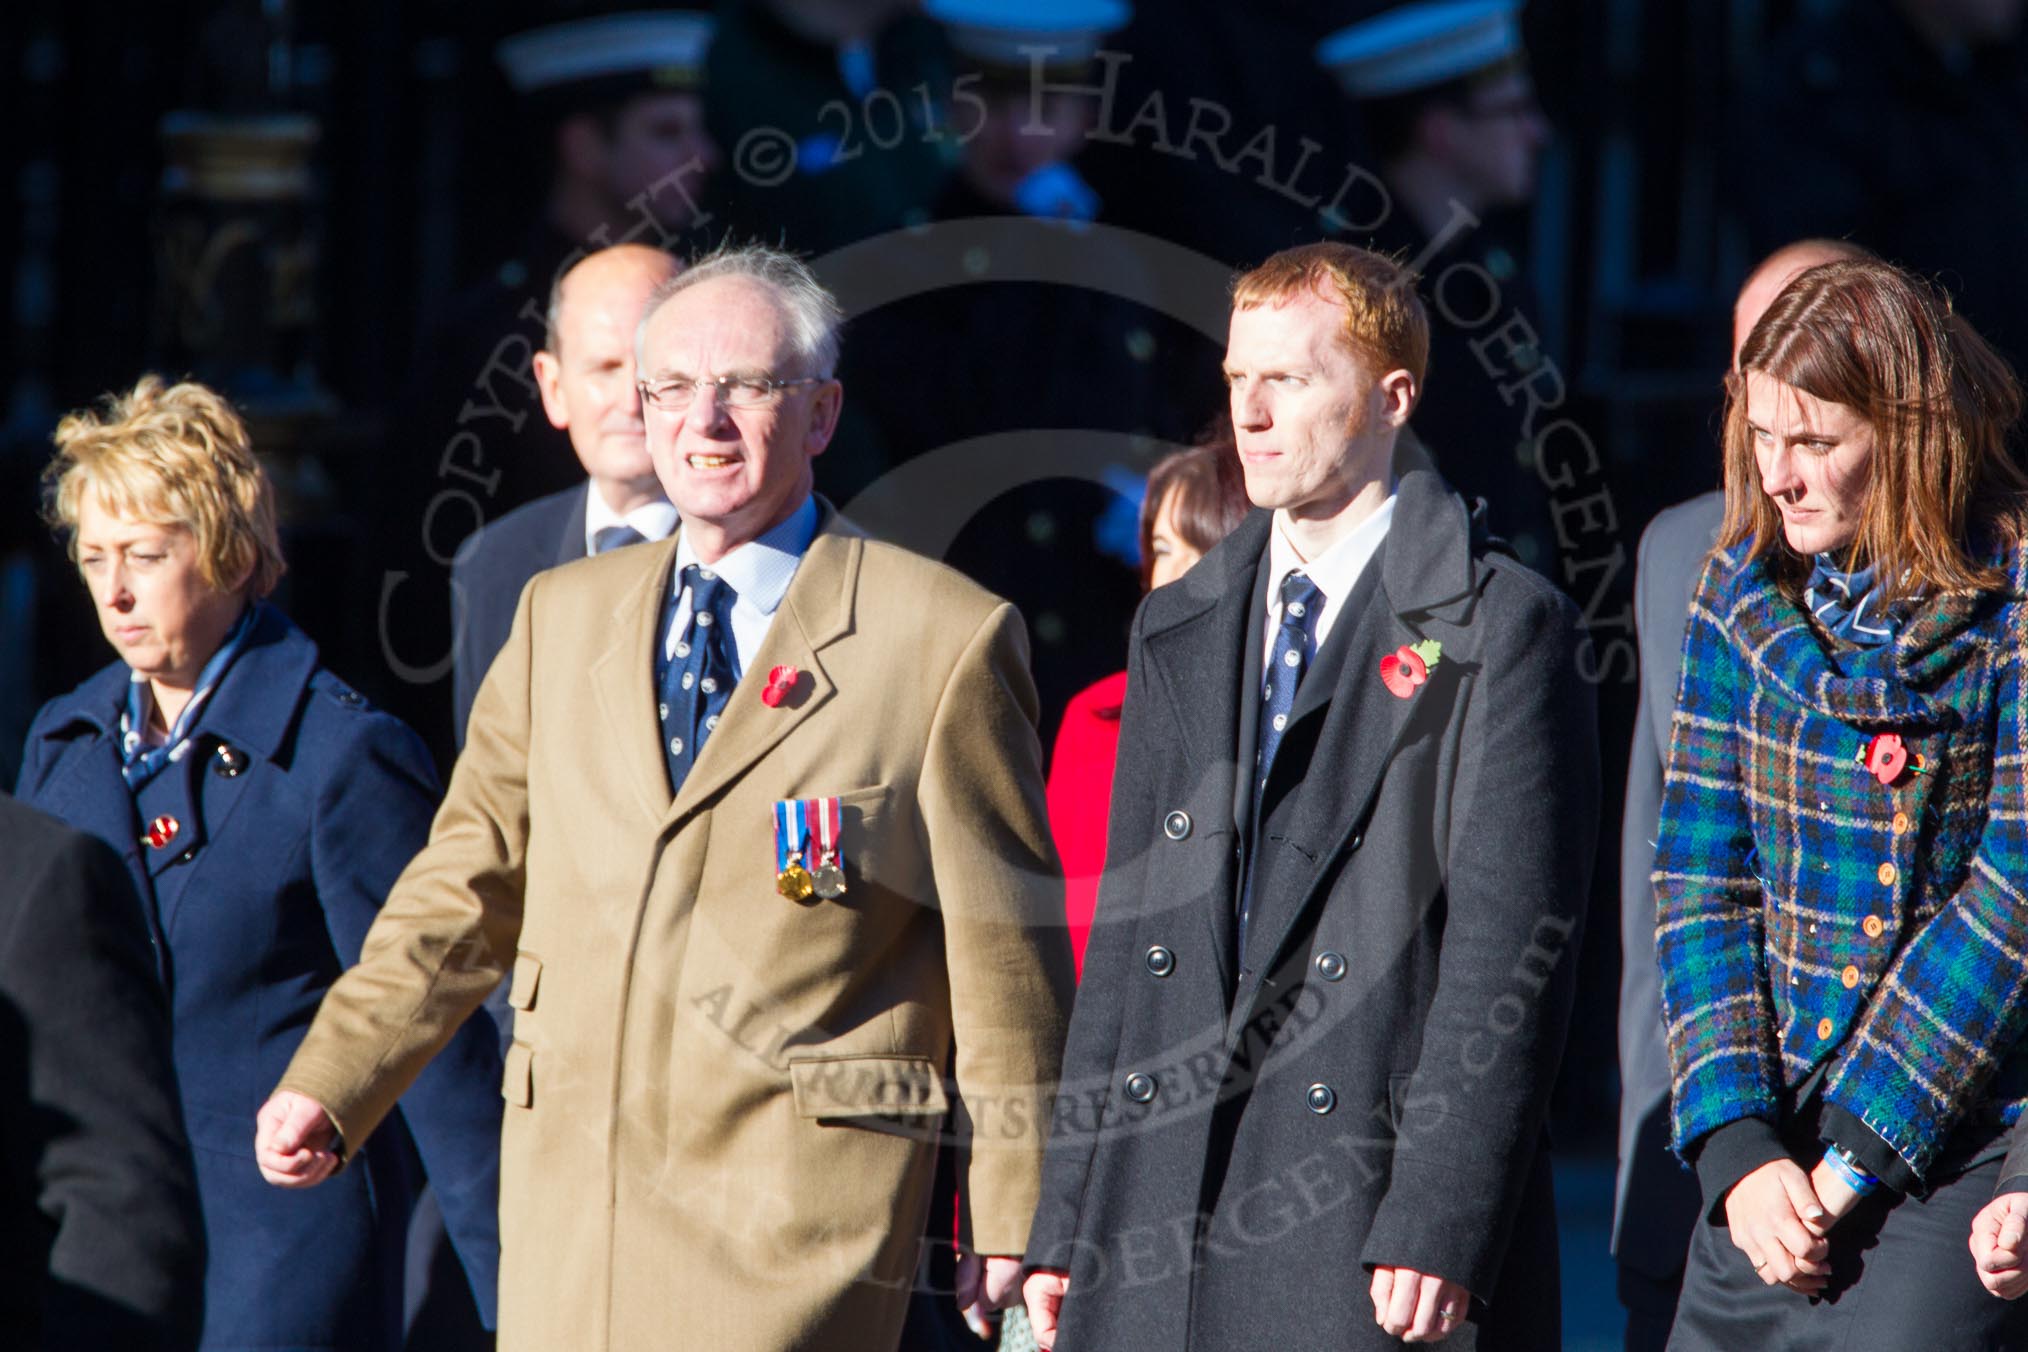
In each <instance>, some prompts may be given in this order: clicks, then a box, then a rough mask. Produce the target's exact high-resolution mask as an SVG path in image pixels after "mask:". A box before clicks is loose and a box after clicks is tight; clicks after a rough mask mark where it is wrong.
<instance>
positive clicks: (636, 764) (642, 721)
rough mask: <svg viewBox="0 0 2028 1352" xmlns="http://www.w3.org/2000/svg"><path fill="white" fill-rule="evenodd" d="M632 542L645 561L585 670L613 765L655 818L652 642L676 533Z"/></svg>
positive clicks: (657, 785) (658, 757) (661, 779)
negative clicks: (657, 540)
mask: <svg viewBox="0 0 2028 1352" xmlns="http://www.w3.org/2000/svg"><path fill="white" fill-rule="evenodd" d="M635 548H636V549H638V550H640V551H641V559H642V562H643V563H644V564H646V565H648V566H645V567H643V568H642V570H641V573H640V576H639V577H637V578H636V579H635V580H634V582H633V585H631V586H629V587H627V588H626V589H625V590H624V591H623V592H622V593H621V594H620V596H619V598H618V600H617V601H616V602H615V603H614V605H613V609H612V616H611V618H612V622H611V623H610V624H607V625H605V626H604V633H605V643H604V646H603V647H601V648H600V649H599V651H598V652H597V653H596V654H594V655H593V657H592V659H591V666H590V668H589V670H588V671H587V673H586V674H587V677H588V679H589V680H590V682H591V687H592V697H593V699H594V700H595V701H596V702H597V704H598V706H599V712H600V714H601V715H602V716H603V717H604V719H605V721H606V731H607V733H608V734H609V735H608V737H607V739H606V745H607V746H608V747H610V748H611V754H612V756H613V757H614V760H615V762H616V765H617V767H618V771H619V773H620V775H621V776H622V777H623V778H624V779H625V780H626V781H627V783H628V784H629V785H630V786H631V787H632V789H633V793H634V797H635V798H636V800H638V801H639V803H640V805H641V813H642V815H643V816H644V817H646V818H647V819H648V820H649V821H655V822H659V821H661V820H662V818H663V817H664V816H665V815H667V813H668V811H669V768H668V764H667V762H666V761H664V760H663V758H662V726H661V721H660V720H659V719H657V718H656V717H655V643H656V641H657V639H658V638H659V637H660V635H659V634H658V633H657V630H658V629H659V628H660V625H661V618H662V601H663V593H664V592H665V591H666V590H667V588H668V586H669V575H670V572H671V569H672V568H673V567H674V560H675V557H676V537H675V536H673V535H672V536H670V537H669V538H668V539H667V540H664V541H662V542H661V543H659V544H653V545H636V546H635ZM694 777H695V776H693V778H694Z"/></svg>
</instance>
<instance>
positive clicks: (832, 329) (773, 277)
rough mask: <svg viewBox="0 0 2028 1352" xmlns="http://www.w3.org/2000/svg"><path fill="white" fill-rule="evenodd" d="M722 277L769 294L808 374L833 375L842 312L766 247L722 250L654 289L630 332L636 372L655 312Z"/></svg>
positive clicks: (787, 258)
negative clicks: (756, 286)
mask: <svg viewBox="0 0 2028 1352" xmlns="http://www.w3.org/2000/svg"><path fill="white" fill-rule="evenodd" d="M721 277H744V278H746V279H747V280H749V281H754V282H758V283H760V284H761V285H762V286H765V287H767V288H768V289H769V290H770V291H772V292H774V295H775V299H776V301H777V302H779V303H780V305H781V307H782V314H783V315H784V316H785V317H786V318H787V319H788V321H789V333H790V337H791V338H792V339H793V340H794V343H795V350H796V355H797V356H798V357H800V358H801V359H802V361H803V363H804V364H805V366H806V367H807V368H808V374H810V375H813V376H817V377H819V378H820V379H824V380H829V379H831V377H832V376H833V375H835V374H836V373H837V370H838V335H839V330H840V329H841V328H843V327H844V325H845V311H844V309H843V307H841V306H840V305H839V304H838V298H837V297H836V296H834V295H832V294H831V292H830V290H829V289H828V288H826V287H825V285H824V284H823V283H822V282H820V281H818V280H817V274H816V273H814V272H812V271H810V266H809V264H807V263H805V262H804V261H803V260H802V259H800V258H798V257H796V256H795V255H794V254H792V253H788V252H786V251H784V250H781V249H773V248H769V247H768V246H767V245H765V244H741V245H736V246H735V245H728V244H721V245H719V246H718V247H717V248H716V249H713V250H712V251H711V252H710V253H707V254H705V255H704V256H702V257H701V258H698V259H697V260H696V261H694V262H692V263H691V264H690V266H688V267H686V268H684V269H683V271H681V272H679V273H677V274H676V275H675V276H674V277H671V278H670V279H669V280H668V281H666V282H664V283H662V285H660V286H658V287H656V288H655V294H654V295H652V296H650V297H649V298H648V305H647V308H646V309H644V310H642V311H641V322H640V324H639V325H638V326H637V327H636V328H635V329H634V366H635V369H636V370H641V371H645V370H646V366H645V364H644V362H643V361H642V355H643V354H642V348H641V340H642V337H643V335H645V334H646V333H647V332H648V323H649V321H650V320H652V319H654V317H655V314H656V312H657V311H659V310H660V309H661V308H662V307H663V306H664V305H665V304H667V303H668V301H669V299H670V298H671V297H672V296H675V295H676V294H677V293H679V292H682V291H687V290H689V289H690V288H691V287H693V286H698V285H700V284H702V283H704V282H712V281H717V280H718V279H719V278H721Z"/></svg>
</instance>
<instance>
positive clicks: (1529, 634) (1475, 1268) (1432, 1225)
mask: <svg viewBox="0 0 2028 1352" xmlns="http://www.w3.org/2000/svg"><path fill="white" fill-rule="evenodd" d="M1491 599H1492V598H1490V597H1489V598H1488V602H1489V603H1490V601H1491ZM1488 611H1489V614H1488V616H1487V619H1486V623H1488V624H1489V625H1491V626H1494V628H1493V630H1492V632H1491V633H1490V634H1489V637H1488V641H1487V643H1486V645H1485V647H1484V649H1483V651H1482V653H1481V654H1480V655H1479V660H1480V661H1481V662H1482V664H1483V665H1482V674H1481V676H1480V677H1479V680H1480V682H1481V685H1482V688H1481V689H1480V690H1479V691H1478V692H1477V694H1476V696H1475V698H1474V705H1475V707H1472V708H1469V709H1467V710H1466V711H1465V713H1464V718H1465V722H1464V725H1463V727H1462V728H1461V729H1460V733H1459V749H1458V752H1457V755H1458V758H1459V771H1458V776H1457V784H1456V789H1455V796H1454V799H1453V801H1452V803H1451V805H1450V814H1449V816H1450V820H1449V829H1448V833H1447V835H1448V844H1447V847H1446V848H1447V861H1446V871H1447V876H1446V877H1445V879H1444V883H1443V887H1444V892H1443V904H1444V906H1445V908H1446V918H1445V923H1444V931H1443V961H1442V966H1441V969H1440V974H1439V976H1438V979H1437V988H1436V992H1435V995H1434V997H1433V998H1432V1000H1431V1003H1430V1009H1429V1015H1428V1020H1427V1023H1426V1024H1425V1026H1424V1030H1423V1037H1422V1049H1421V1054H1420V1057H1419V1059H1418V1062H1417V1065H1416V1068H1415V1072H1414V1075H1413V1078H1412V1079H1411V1081H1410V1084H1409V1088H1408V1095H1407V1100H1406V1104H1405V1106H1404V1108H1403V1111H1402V1115H1401V1123H1400V1127H1399V1129H1398V1131H1397V1133H1396V1136H1395V1144H1394V1160H1393V1173H1392V1178H1391V1180H1390V1182H1389V1186H1388V1191H1387V1196H1386V1197H1385V1198H1384V1199H1383V1200H1382V1202H1381V1205H1380V1209H1379V1211H1378V1213H1377V1214H1376V1215H1375V1217H1374V1220H1373V1227H1372V1229H1371V1231H1370V1232H1369V1233H1368V1235H1367V1241H1366V1246H1365V1251H1364V1254H1363V1260H1364V1263H1365V1265H1366V1266H1367V1267H1369V1268H1371V1267H1374V1266H1387V1267H1403V1268H1412V1269H1414V1270H1415V1271H1417V1272H1422V1273H1434V1274H1436V1275H1439V1276H1442V1277H1446V1278H1449V1279H1450V1280H1452V1281H1455V1282H1458V1283H1460V1284H1461V1285H1463V1286H1464V1287H1466V1289H1468V1290H1469V1291H1471V1293H1472V1294H1473V1295H1474V1296H1476V1297H1478V1298H1480V1299H1481V1300H1484V1299H1487V1298H1489V1297H1490V1296H1491V1295H1492V1293H1493V1292H1494V1290H1495V1289H1496V1287H1497V1286H1498V1283H1499V1276H1500V1264H1501V1261H1502V1259H1503V1257H1504V1256H1505V1252H1506V1247H1507V1237H1508V1231H1509V1229H1510V1228H1511V1226H1512V1224H1513V1221H1514V1218H1515V1216H1516V1215H1517V1214H1518V1213H1519V1211H1520V1204H1521V1193H1522V1190H1523V1188H1524V1187H1525V1186H1526V1184H1527V1181H1528V1178H1529V1173H1530V1169H1531V1166H1532V1164H1533V1162H1534V1161H1535V1159H1536V1157H1537V1154H1538V1152H1539V1151H1540V1149H1541V1143H1542V1131H1543V1121H1544V1119H1545V1117H1546V1116H1547V1112H1548V1107H1549V1093H1550V1088H1551V1086H1552V1085H1553V1084H1554V1083H1555V1081H1556V1072H1557V1066H1558V1062H1559V1061H1560V1060H1561V1058H1562V1055H1563V1044H1564V1037H1565V1034H1566V1033H1567V1031H1568V1026H1569V1021H1570V1008H1571V1002H1572V999H1573V997H1574V996H1575V993H1576V989H1577V965H1578V962H1577V960H1578V945H1579V942H1580V940H1581V938H1582V931H1583V921H1584V914H1585V906H1586V898H1587V893H1588V889H1589V886H1590V881H1591V866H1592V858H1593V848H1594V845H1595V844H1596V838H1597V832H1598V810H1599V753H1598V728H1597V722H1596V714H1595V707H1596V704H1595V695H1594V691H1593V688H1592V684H1591V683H1590V682H1589V681H1587V680H1585V679H1584V678H1583V676H1582V675H1581V674H1580V673H1579V670H1578V665H1577V660H1576V659H1577V654H1578V649H1579V646H1580V643H1581V641H1582V634H1581V632H1580V630H1579V627H1578V624H1577V615H1576V610H1575V608H1574V607H1572V606H1571V605H1570V603H1569V602H1568V601H1567V600H1565V599H1564V598H1563V597H1561V596H1560V595H1556V594H1553V593H1551V592H1550V591H1549V589H1548V588H1547V586H1546V585H1543V586H1542V587H1541V589H1540V590H1539V591H1537V592H1536V594H1535V596H1534V598H1533V600H1532V602H1524V603H1521V604H1515V603H1514V600H1513V599H1512V598H1509V600H1508V604H1507V605H1506V606H1505V607H1502V608H1500V609H1498V610H1494V609H1493V608H1492V607H1491V605H1490V604H1488Z"/></svg>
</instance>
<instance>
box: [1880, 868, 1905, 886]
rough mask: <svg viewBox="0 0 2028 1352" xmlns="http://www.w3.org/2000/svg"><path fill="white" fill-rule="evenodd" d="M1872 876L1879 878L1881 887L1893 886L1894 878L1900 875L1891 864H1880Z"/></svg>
mask: <svg viewBox="0 0 2028 1352" xmlns="http://www.w3.org/2000/svg"><path fill="white" fill-rule="evenodd" d="M1874 876H1875V877H1876V878H1878V879H1880V885H1881V886H1882V887H1892V886H1894V880H1895V879H1896V878H1899V877H1900V876H1901V872H1900V870H1898V869H1896V868H1895V867H1894V865H1892V864H1882V865H1881V866H1880V870H1879V872H1877V873H1876V874H1874Z"/></svg>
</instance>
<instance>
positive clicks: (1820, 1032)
mask: <svg viewBox="0 0 2028 1352" xmlns="http://www.w3.org/2000/svg"><path fill="white" fill-rule="evenodd" d="M1830 1036H1831V1021H1830V1020H1829V1019H1818V1020H1817V1037H1818V1039H1819V1040H1820V1041H1821V1040H1824V1039H1827V1038H1829V1037H1830Z"/></svg>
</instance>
